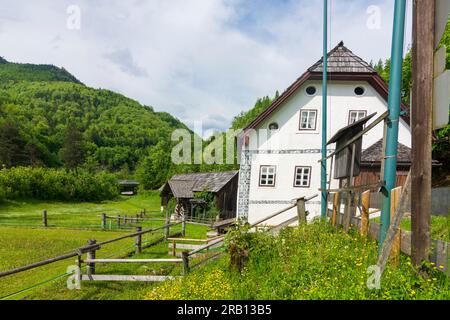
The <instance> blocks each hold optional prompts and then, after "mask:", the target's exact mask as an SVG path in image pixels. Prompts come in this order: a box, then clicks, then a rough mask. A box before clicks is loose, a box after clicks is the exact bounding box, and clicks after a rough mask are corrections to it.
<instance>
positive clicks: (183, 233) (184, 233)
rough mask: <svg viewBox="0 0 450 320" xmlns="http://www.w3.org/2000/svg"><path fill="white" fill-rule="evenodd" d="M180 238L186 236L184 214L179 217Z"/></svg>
mask: <svg viewBox="0 0 450 320" xmlns="http://www.w3.org/2000/svg"><path fill="white" fill-rule="evenodd" d="M181 236H182V237H185V236H186V214H183V216H182V217H181Z"/></svg>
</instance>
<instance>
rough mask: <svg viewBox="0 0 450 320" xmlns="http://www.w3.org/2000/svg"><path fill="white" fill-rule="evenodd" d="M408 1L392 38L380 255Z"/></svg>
mask: <svg viewBox="0 0 450 320" xmlns="http://www.w3.org/2000/svg"><path fill="white" fill-rule="evenodd" d="M405 13H406V1H405V0H395V11H394V31H393V34H392V53H391V74H390V80H389V99H388V105H389V116H388V126H387V132H386V150H385V168H384V181H385V187H384V188H383V190H382V199H383V205H382V209H381V228H380V235H379V243H378V248H379V252H381V248H382V246H383V242H384V239H386V234H387V232H388V229H389V225H390V220H391V190H392V189H393V188H395V183H396V173H397V145H398V122H399V118H400V104H401V84H402V66H403V42H404V34H405Z"/></svg>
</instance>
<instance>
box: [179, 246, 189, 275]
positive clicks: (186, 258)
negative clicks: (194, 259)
mask: <svg viewBox="0 0 450 320" xmlns="http://www.w3.org/2000/svg"><path fill="white" fill-rule="evenodd" d="M181 257H182V259H183V271H184V272H183V275H187V274H188V273H189V252H187V251H183V252H182V253H181Z"/></svg>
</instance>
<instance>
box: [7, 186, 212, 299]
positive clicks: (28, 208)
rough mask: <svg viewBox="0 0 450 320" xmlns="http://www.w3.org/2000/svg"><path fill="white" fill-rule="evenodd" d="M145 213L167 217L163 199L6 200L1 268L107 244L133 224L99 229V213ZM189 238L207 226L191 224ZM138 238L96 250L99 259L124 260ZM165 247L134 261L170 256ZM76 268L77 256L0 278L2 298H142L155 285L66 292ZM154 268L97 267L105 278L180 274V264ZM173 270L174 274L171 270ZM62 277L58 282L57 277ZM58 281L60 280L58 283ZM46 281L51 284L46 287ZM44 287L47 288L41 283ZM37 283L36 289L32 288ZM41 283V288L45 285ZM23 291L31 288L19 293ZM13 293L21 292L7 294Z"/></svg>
mask: <svg viewBox="0 0 450 320" xmlns="http://www.w3.org/2000/svg"><path fill="white" fill-rule="evenodd" d="M144 208H145V209H146V212H147V217H152V218H163V214H162V213H161V212H160V198H159V195H158V193H156V192H147V193H143V194H139V195H137V196H134V197H123V196H122V197H120V198H118V199H117V200H108V201H101V202H59V201H52V202H48V201H38V200H15V201H6V202H5V203H3V204H1V205H0V241H1V243H3V245H2V246H1V247H0V257H1V259H0V270H1V271H4V270H9V269H11V268H15V267H19V266H22V265H27V264H30V263H34V262H37V261H41V260H44V259H47V258H51V257H54V256H57V255H60V254H64V253H67V252H70V251H73V250H74V249H76V248H78V247H80V246H84V245H86V244H87V240H89V239H95V240H97V241H103V240H108V239H113V238H116V237H118V236H121V235H125V234H127V233H130V232H132V231H133V230H134V226H128V227H126V228H123V229H117V227H116V225H115V223H114V224H113V225H112V228H111V230H109V225H108V228H107V229H106V230H102V229H101V218H100V216H99V215H100V214H101V213H107V214H108V215H111V216H116V215H119V214H120V215H122V216H123V215H128V216H135V215H136V213H139V212H140V211H141V210H142V209H144ZM44 209H45V210H47V211H48V223H49V227H47V228H43V227H42V223H41V219H42V216H41V214H42V210H44ZM162 224H163V220H159V221H146V222H144V223H140V224H139V225H142V227H144V228H149V227H158V226H161V225H162ZM180 230H181V226H176V227H173V228H171V234H172V233H176V232H179V231H180ZM161 236H162V231H160V232H157V233H155V234H151V235H147V234H146V235H144V236H143V238H142V241H143V244H146V243H149V242H152V241H153V240H155V239H157V238H160V237H161ZM186 236H188V237H190V238H205V237H206V227H204V226H198V225H188V226H187V228H186ZM134 241H135V240H134V238H130V239H125V240H122V241H119V242H114V243H111V244H108V245H106V246H104V247H102V249H101V250H99V251H98V252H97V257H98V258H120V257H126V256H128V253H129V252H131V251H133V250H134ZM167 254H168V249H167V243H161V244H158V245H156V246H154V247H152V248H150V249H147V250H145V251H144V253H142V254H141V255H133V258H162V257H168V255H167ZM74 264H75V258H71V259H67V260H63V261H59V262H56V263H53V264H50V265H47V266H43V267H39V268H36V269H32V270H29V271H25V272H22V273H19V274H16V275H10V276H7V277H4V278H0V299H1V298H5V299H139V298H140V297H143V294H140V293H139V292H140V290H141V289H145V288H148V286H152V284H149V283H123V282H120V283H85V282H83V286H82V289H81V290H68V289H67V286H66V280H67V277H65V276H64V274H65V273H66V270H67V267H68V266H69V265H74ZM167 268H168V267H167V265H151V268H149V267H148V266H143V265H136V264H113V265H106V264H104V265H102V264H99V265H98V266H97V270H98V272H99V273H101V274H124V275H125V274H153V273H155V272H156V273H157V274H161V273H162V274H168V273H171V272H172V271H173V272H174V273H175V274H177V273H178V274H179V273H180V272H181V269H180V268H179V266H176V267H175V268H174V267H170V268H168V269H167ZM172 269H174V270H172ZM59 276H61V277H60V278H58V277H59ZM55 278H57V279H55ZM47 280H51V281H49V282H48V283H45V282H46V281H47ZM43 283H44V284H43ZM36 284H39V286H38V287H34V286H35V285H36ZM41 284H42V285H41ZM22 289H27V290H26V291H24V292H20V291H21V290H22ZM11 293H18V294H16V295H14V296H9V295H10V294H11Z"/></svg>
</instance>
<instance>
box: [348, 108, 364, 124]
mask: <svg viewBox="0 0 450 320" xmlns="http://www.w3.org/2000/svg"><path fill="white" fill-rule="evenodd" d="M352 112H364V117H363V118H365V117H367V110H349V111H348V120H347V125H350V124H351V123H350V118H351V115H352Z"/></svg>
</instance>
